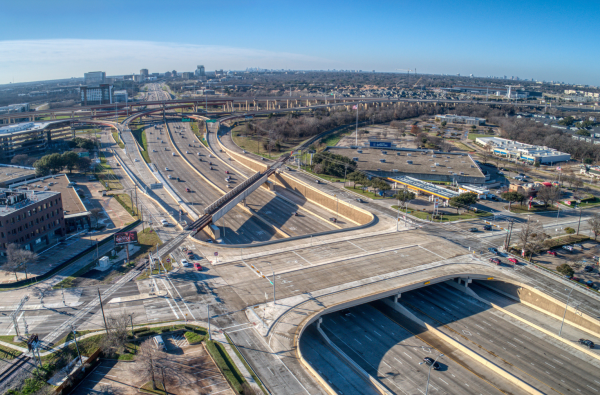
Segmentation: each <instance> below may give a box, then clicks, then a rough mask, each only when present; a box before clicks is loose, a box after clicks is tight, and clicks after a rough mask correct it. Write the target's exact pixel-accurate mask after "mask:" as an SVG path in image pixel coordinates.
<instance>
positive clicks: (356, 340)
mask: <svg viewBox="0 0 600 395" xmlns="http://www.w3.org/2000/svg"><path fill="white" fill-rule="evenodd" d="M354 341H355V342H357V343H358V344H360V345H362V343H361V342H359V341H358V340H356V339H354Z"/></svg>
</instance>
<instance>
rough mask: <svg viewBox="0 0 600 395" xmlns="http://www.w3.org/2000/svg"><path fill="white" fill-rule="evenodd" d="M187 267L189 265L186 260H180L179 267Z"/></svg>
mask: <svg viewBox="0 0 600 395" xmlns="http://www.w3.org/2000/svg"><path fill="white" fill-rule="evenodd" d="M189 265H190V263H189V262H188V261H187V259H182V260H181V266H183V267H188V266H189Z"/></svg>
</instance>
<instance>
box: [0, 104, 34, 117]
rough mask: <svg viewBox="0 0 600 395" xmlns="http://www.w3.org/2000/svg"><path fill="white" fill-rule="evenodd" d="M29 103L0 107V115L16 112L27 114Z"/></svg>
mask: <svg viewBox="0 0 600 395" xmlns="http://www.w3.org/2000/svg"><path fill="white" fill-rule="evenodd" d="M28 111H29V103H21V104H9V105H8V106H4V107H0V115H5V114H14V113H18V112H28Z"/></svg>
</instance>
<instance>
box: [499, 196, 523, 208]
mask: <svg viewBox="0 0 600 395" xmlns="http://www.w3.org/2000/svg"><path fill="white" fill-rule="evenodd" d="M500 196H502V199H504V200H508V211H510V206H511V205H512V203H514V202H518V201H521V200H522V199H523V195H521V194H520V193H518V192H504V193H503V194H502V195H500Z"/></svg>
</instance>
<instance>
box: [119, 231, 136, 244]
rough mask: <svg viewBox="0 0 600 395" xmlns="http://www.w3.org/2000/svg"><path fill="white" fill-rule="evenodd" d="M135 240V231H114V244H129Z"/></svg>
mask: <svg viewBox="0 0 600 395" xmlns="http://www.w3.org/2000/svg"><path fill="white" fill-rule="evenodd" d="M136 242H137V232H121V233H115V244H116V245H119V244H129V243H136Z"/></svg>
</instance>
